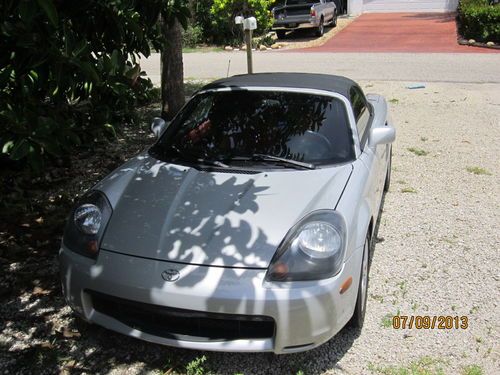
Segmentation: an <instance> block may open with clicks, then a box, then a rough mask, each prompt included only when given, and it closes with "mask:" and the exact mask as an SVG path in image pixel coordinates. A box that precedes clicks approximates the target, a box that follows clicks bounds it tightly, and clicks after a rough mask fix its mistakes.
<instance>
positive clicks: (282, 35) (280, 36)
mask: <svg viewBox="0 0 500 375" xmlns="http://www.w3.org/2000/svg"><path fill="white" fill-rule="evenodd" d="M276 36H277V37H278V39H285V36H286V30H276Z"/></svg>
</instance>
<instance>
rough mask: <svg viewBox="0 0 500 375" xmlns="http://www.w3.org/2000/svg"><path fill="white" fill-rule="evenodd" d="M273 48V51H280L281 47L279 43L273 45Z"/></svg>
mask: <svg viewBox="0 0 500 375" xmlns="http://www.w3.org/2000/svg"><path fill="white" fill-rule="evenodd" d="M271 48H272V49H280V48H281V46H280V45H279V44H278V43H274V44H273V45H271Z"/></svg>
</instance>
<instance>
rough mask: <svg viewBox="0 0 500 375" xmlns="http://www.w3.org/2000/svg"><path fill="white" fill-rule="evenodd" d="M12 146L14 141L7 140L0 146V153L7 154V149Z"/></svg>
mask: <svg viewBox="0 0 500 375" xmlns="http://www.w3.org/2000/svg"><path fill="white" fill-rule="evenodd" d="M13 146H14V142H13V141H8V142H6V143H5V144H4V145H3V148H2V153H3V154H8V153H9V151H10V150H11V149H12V147H13Z"/></svg>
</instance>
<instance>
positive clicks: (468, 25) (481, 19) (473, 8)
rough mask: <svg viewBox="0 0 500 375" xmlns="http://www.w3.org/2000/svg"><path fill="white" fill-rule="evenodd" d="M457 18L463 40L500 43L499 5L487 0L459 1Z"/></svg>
mask: <svg viewBox="0 0 500 375" xmlns="http://www.w3.org/2000/svg"><path fill="white" fill-rule="evenodd" d="M457 18H458V24H459V26H458V27H459V32H460V34H461V35H462V36H463V37H464V38H466V39H476V40H478V41H483V42H488V41H491V42H496V43H500V5H498V4H496V5H493V4H490V2H489V0H460V3H459V6H458V16H457Z"/></svg>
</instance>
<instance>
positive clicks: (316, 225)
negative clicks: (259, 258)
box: [266, 210, 347, 281]
mask: <svg viewBox="0 0 500 375" xmlns="http://www.w3.org/2000/svg"><path fill="white" fill-rule="evenodd" d="M346 238H347V229H346V224H345V220H344V218H343V217H342V216H341V215H340V214H339V213H338V212H336V211H333V210H319V211H315V212H313V213H311V214H309V215H308V216H306V217H305V218H304V219H302V220H301V221H300V222H299V223H297V224H296V225H295V226H294V227H293V228H292V229H290V231H289V232H288V234H287V235H286V236H285V239H284V240H283V242H282V243H281V245H280V247H279V248H278V250H277V251H276V254H275V255H274V257H273V260H272V261H271V265H270V266H269V269H268V272H267V275H266V280H268V281H298V280H319V279H326V278H329V277H332V276H335V275H336V274H337V273H338V272H339V271H340V269H341V268H342V264H343V261H344V254H345V246H346Z"/></svg>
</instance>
